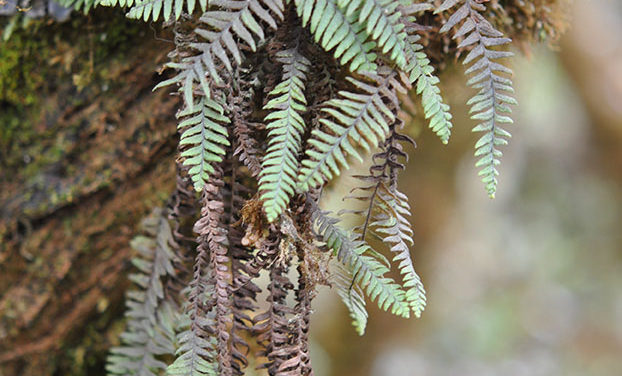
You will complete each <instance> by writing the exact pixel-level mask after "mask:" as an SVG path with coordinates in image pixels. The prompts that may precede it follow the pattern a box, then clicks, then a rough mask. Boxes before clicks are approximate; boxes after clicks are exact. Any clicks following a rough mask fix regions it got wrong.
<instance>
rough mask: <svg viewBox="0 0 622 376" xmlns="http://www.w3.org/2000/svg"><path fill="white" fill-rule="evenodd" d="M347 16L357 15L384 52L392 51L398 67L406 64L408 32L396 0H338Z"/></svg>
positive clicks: (392, 57)
mask: <svg viewBox="0 0 622 376" xmlns="http://www.w3.org/2000/svg"><path fill="white" fill-rule="evenodd" d="M337 4H338V5H339V7H340V8H341V9H343V10H345V11H346V16H347V17H351V16H353V15H356V16H357V17H358V22H359V23H360V24H362V25H365V30H366V32H367V34H368V35H369V36H370V37H371V38H372V39H373V40H375V41H376V42H377V43H378V47H380V48H382V53H383V54H387V53H389V52H390V57H391V60H393V61H394V62H395V64H397V66H398V67H400V68H403V67H404V66H405V65H406V56H405V51H406V46H407V40H406V33H405V32H404V24H403V23H402V22H401V20H400V18H401V17H402V13H401V12H400V11H399V9H398V7H399V5H400V2H399V1H395V0H337Z"/></svg>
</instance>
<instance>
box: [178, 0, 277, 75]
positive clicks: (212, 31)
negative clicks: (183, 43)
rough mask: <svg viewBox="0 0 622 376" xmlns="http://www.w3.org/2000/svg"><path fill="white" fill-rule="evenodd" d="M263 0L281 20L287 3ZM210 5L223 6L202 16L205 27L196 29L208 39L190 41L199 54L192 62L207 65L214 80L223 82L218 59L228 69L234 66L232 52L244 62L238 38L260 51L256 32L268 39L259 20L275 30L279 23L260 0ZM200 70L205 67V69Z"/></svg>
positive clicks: (217, 0)
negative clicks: (236, 39)
mask: <svg viewBox="0 0 622 376" xmlns="http://www.w3.org/2000/svg"><path fill="white" fill-rule="evenodd" d="M263 2H264V4H265V5H266V6H267V7H268V8H269V9H270V10H271V11H272V12H273V13H275V14H276V15H277V17H278V18H279V19H282V18H283V13H282V12H283V9H284V5H283V3H282V1H281V0H263ZM210 6H215V7H219V8H221V10H210V11H207V12H205V13H204V14H203V15H202V16H201V18H200V19H199V21H200V23H201V26H199V27H198V28H197V29H195V30H194V32H195V33H196V34H197V35H199V36H201V37H202V38H203V39H205V40H206V41H207V42H196V43H191V44H190V46H191V47H193V48H195V49H196V50H197V51H198V52H199V55H198V56H195V57H192V58H190V59H189V61H192V62H193V64H195V65H197V64H198V65H203V66H204V67H205V68H206V70H207V72H208V73H209V75H210V76H211V77H212V79H214V80H215V81H217V82H219V81H220V75H219V74H218V68H217V65H218V64H217V63H216V61H215V58H218V60H220V61H221V62H222V63H223V64H224V65H225V67H226V68H227V70H228V71H231V70H232V69H233V62H232V61H231V59H230V57H229V55H231V56H233V60H234V61H235V63H237V64H238V65H239V64H241V63H242V52H241V50H240V43H238V42H236V41H235V39H234V38H235V37H237V38H239V40H240V41H243V42H244V43H245V44H246V45H247V46H248V47H249V48H250V49H251V51H256V50H257V44H256V42H255V37H253V34H254V35H255V36H257V37H258V38H259V39H260V40H263V39H264V38H265V35H264V31H263V27H262V26H261V25H260V23H259V20H262V21H263V22H265V23H267V24H268V25H270V26H271V27H272V28H273V29H276V28H277V23H276V20H275V19H274V17H273V16H272V15H271V14H270V12H268V10H266V9H265V8H264V7H263V6H262V5H261V2H260V1H259V0H248V1H246V0H212V1H210ZM196 69H197V70H198V69H200V70H201V71H202V70H203V68H196Z"/></svg>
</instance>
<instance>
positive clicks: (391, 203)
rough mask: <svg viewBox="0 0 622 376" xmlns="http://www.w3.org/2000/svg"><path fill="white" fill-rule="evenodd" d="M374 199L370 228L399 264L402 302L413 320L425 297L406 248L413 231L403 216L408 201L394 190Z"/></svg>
mask: <svg viewBox="0 0 622 376" xmlns="http://www.w3.org/2000/svg"><path fill="white" fill-rule="evenodd" d="M378 198H379V200H380V201H381V203H380V205H379V206H380V207H381V208H382V209H381V213H380V214H379V215H377V216H376V218H375V221H374V222H373V223H372V225H373V226H374V227H375V232H376V233H377V234H383V235H382V236H381V237H382V241H383V242H385V243H388V244H390V247H391V248H390V249H391V252H393V253H394V254H395V257H394V258H393V261H397V262H399V264H398V269H399V271H400V274H401V275H402V287H403V288H404V291H405V296H404V299H405V300H406V302H408V305H409V306H410V309H411V310H412V311H413V313H414V314H415V316H417V317H419V316H421V313H422V312H423V310H424V309H425V305H426V297H425V290H424V288H423V283H421V279H420V278H419V275H417V272H415V268H414V265H413V261H412V258H411V257H410V249H409V246H412V245H413V244H414V242H413V239H412V236H413V230H412V228H411V226H410V222H409V221H408V219H407V216H410V206H409V205H408V197H406V195H405V194H403V193H402V192H400V191H398V190H397V188H396V187H387V190H386V191H385V190H384V189H382V190H381V191H380V192H379V194H378Z"/></svg>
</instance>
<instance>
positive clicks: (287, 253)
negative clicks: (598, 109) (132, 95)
mask: <svg viewBox="0 0 622 376" xmlns="http://www.w3.org/2000/svg"><path fill="white" fill-rule="evenodd" d="M104 1H105V3H104ZM458 3H460V4H459V5H460V6H459V7H458V8H457V10H456V11H455V13H454V14H453V15H451V16H449V18H448V20H447V22H446V24H445V25H444V26H443V27H442V29H441V31H446V30H449V29H452V28H457V31H456V32H455V38H456V39H458V40H459V43H458V48H459V49H465V50H468V51H469V52H468V54H467V56H466V58H465V64H471V66H470V67H469V68H468V69H467V74H470V75H473V78H471V80H470V81H469V85H470V86H472V87H474V88H476V89H478V90H479V92H478V94H477V95H476V96H475V97H474V98H473V99H472V100H470V101H469V104H470V105H471V106H472V108H471V112H473V113H474V115H473V118H474V119H477V120H479V121H481V123H480V124H479V125H477V126H476V128H475V130H476V131H482V132H484V133H485V134H484V136H483V137H482V138H481V139H480V140H479V141H478V142H477V145H476V155H477V156H478V157H480V159H479V160H478V162H477V165H478V166H481V167H482V171H481V172H480V175H482V177H483V181H484V182H485V183H486V187H487V190H488V192H489V194H490V195H491V196H492V195H494V192H495V188H496V176H497V174H498V173H497V170H496V167H495V166H496V165H497V164H498V163H499V162H498V157H499V156H500V155H501V153H500V151H498V149H497V146H499V145H501V144H504V143H505V142H506V139H507V137H509V134H508V133H507V132H506V131H504V130H503V129H502V128H501V127H500V124H502V123H507V122H509V121H510V119H509V118H508V117H506V116H504V115H502V113H507V112H509V108H508V106H507V105H509V104H514V103H515V102H514V100H513V99H512V98H511V97H510V96H509V95H508V94H507V93H508V92H511V91H512V87H511V81H510V80H509V79H508V78H506V77H503V76H502V75H501V74H506V73H509V70H508V69H507V68H505V67H504V66H502V65H500V64H499V63H497V62H496V61H495V60H496V59H499V58H503V57H507V56H509V53H508V52H504V51H500V50H498V48H497V46H501V45H504V44H506V43H508V42H509V39H507V38H503V37H502V35H501V33H500V32H498V31H497V30H496V29H495V28H494V27H493V25H492V24H491V23H490V22H488V21H487V20H486V19H485V18H484V16H483V14H485V11H486V8H485V5H484V4H483V3H484V1H475V0H447V1H445V2H444V3H443V4H442V5H441V6H440V7H439V8H437V9H436V13H438V12H443V11H447V10H449V9H451V8H453V7H454V6H456V5H458ZM80 4H82V3H80ZM89 4H90V3H89ZM101 4H104V5H109V6H115V5H116V6H121V7H125V8H126V9H128V13H127V16H128V17H130V18H137V19H142V20H144V21H157V20H158V19H163V20H164V21H165V25H167V26H172V27H173V29H174V34H175V49H174V51H172V52H171V53H170V55H169V56H170V61H169V63H167V65H166V66H167V67H168V68H170V69H171V70H172V71H174V73H173V74H172V76H171V77H170V78H168V79H166V80H164V81H162V82H161V83H160V84H159V85H158V86H157V88H161V87H170V86H175V87H176V88H177V91H176V93H177V94H178V95H179V97H180V100H179V111H178V113H177V118H178V119H179V123H178V126H177V127H178V130H179V133H180V143H179V160H178V162H179V164H178V188H177V191H176V193H175V194H174V196H173V197H174V198H175V199H174V200H171V205H170V208H169V209H168V212H169V217H170V219H171V221H173V222H174V227H173V228H174V231H171V230H170V227H167V226H168V222H167V220H166V219H163V217H161V216H160V217H158V218H159V219H157V221H158V222H157V223H159V224H160V225H159V226H160V227H159V230H157V231H155V230H150V229H151V228H152V227H153V226H151V227H149V229H148V230H147V232H148V234H149V235H150V236H151V237H152V239H149V238H140V240H137V241H136V247H137V248H138V249H139V250H140V251H141V254H142V255H143V258H142V259H141V260H139V261H137V262H136V265H137V267H138V268H139V269H140V271H141V274H140V275H138V276H137V277H136V278H134V280H135V281H136V283H137V285H138V287H139V291H138V292H131V293H129V295H128V324H127V325H128V329H127V331H126V333H125V334H124V335H123V339H122V342H123V344H122V346H121V347H117V348H115V349H113V350H112V351H111V355H110V357H109V361H108V370H109V373H110V374H115V375H116V374H131V375H149V374H158V372H161V371H162V370H165V369H166V372H167V374H169V375H179V376H181V375H191V376H195V375H216V374H219V375H242V374H244V373H245V368H246V367H248V365H249V361H248V357H249V355H250V354H249V353H250V352H251V349H252V348H258V349H259V350H258V352H257V353H256V354H255V356H256V357H257V358H258V360H257V361H255V362H254V363H255V364H259V365H260V367H263V368H266V369H267V370H268V373H269V374H270V375H308V374H311V373H312V367H311V357H310V355H309V344H308V333H309V322H310V321H309V318H310V314H311V300H312V298H313V297H314V295H315V288H316V286H317V285H318V284H329V285H332V286H334V287H335V288H336V290H337V292H338V294H339V296H340V297H341V298H342V299H343V301H344V303H345V305H346V306H347V308H348V309H349V310H350V315H351V317H352V320H353V324H354V326H355V328H356V330H357V332H358V333H360V334H362V333H363V332H364V330H365V325H366V323H367V319H368V315H367V311H366V308H365V305H366V302H365V300H366V297H367V298H368V299H369V300H370V301H372V302H376V304H378V306H379V307H380V308H382V309H383V310H386V311H390V312H391V313H393V314H395V315H398V316H401V317H409V316H410V315H411V314H412V315H414V316H419V315H420V314H421V313H422V311H423V310H424V308H425V304H426V298H425V290H424V288H423V285H422V282H421V279H420V278H419V276H418V275H417V273H416V271H415V267H414V263H413V260H412V258H411V254H410V248H411V246H412V245H413V229H412V227H411V226H410V223H409V220H408V217H409V216H410V206H409V204H408V199H407V197H406V196H405V194H404V193H402V192H401V191H400V190H399V189H398V173H399V172H400V171H401V170H402V169H404V168H405V162H406V159H407V154H406V152H405V151H404V147H405V146H406V145H409V144H414V142H412V140H411V139H410V138H409V137H408V136H406V135H404V134H402V133H401V132H402V129H403V128H404V122H403V120H402V119H400V118H399V117H398V112H399V110H400V96H403V95H406V94H407V92H408V90H410V89H413V90H414V91H415V93H416V94H417V95H419V96H420V98H421V104H422V109H423V111H422V114H423V117H424V118H425V119H427V121H428V122H429V127H430V128H431V129H432V131H433V132H434V133H436V134H437V135H438V136H439V137H440V139H441V141H442V142H443V143H447V142H448V141H449V138H450V135H451V130H452V123H451V119H452V116H451V114H450V112H449V106H448V105H447V104H446V103H445V101H444V100H443V98H442V96H441V91H440V88H439V79H438V78H437V77H436V76H435V75H434V69H433V68H432V65H431V62H430V58H428V56H427V55H426V48H425V47H424V45H425V44H424V43H422V38H421V35H420V34H421V33H423V32H426V33H429V32H430V30H432V29H433V27H434V26H437V29H438V25H426V26H423V25H420V24H419V23H418V19H425V20H428V21H429V20H433V19H436V20H438V19H439V18H440V16H438V15H436V16H435V15H434V14H436V13H433V12H432V10H434V9H433V6H432V5H430V4H429V3H427V2H425V3H417V2H414V1H409V0H355V1H345V0H294V1H282V0H248V1H246V0H245V1H242V0H212V1H210V2H208V1H204V0H199V1H198V2H197V1H195V0H103V1H102V3H101ZM434 17H436V18H434ZM500 73H501V74H500ZM363 152H373V153H374V154H373V157H372V163H371V166H370V167H369V173H368V174H366V175H362V176H357V178H358V180H359V181H360V182H361V185H360V187H358V188H356V189H354V190H353V191H352V194H351V195H350V196H349V197H350V198H352V199H355V200H357V201H361V202H363V204H364V207H363V208H362V209H356V210H350V211H348V213H349V214H354V215H355V216H356V217H357V218H359V219H360V222H361V224H360V225H358V226H356V227H354V228H352V229H349V230H348V229H344V228H342V227H341V226H340V225H339V224H338V222H339V220H338V219H336V218H334V217H331V216H329V213H328V212H325V211H323V210H321V209H320V208H319V201H320V197H321V195H322V191H323V190H324V188H325V187H326V185H327V184H328V183H329V182H331V181H332V180H333V179H334V178H335V177H336V176H338V175H340V174H341V173H342V172H343V171H344V170H345V169H348V167H349V163H350V160H351V159H352V158H355V159H358V160H361V161H363V157H362V154H363ZM193 191H194V192H193ZM199 196H200V197H199ZM182 198H183V199H182ZM192 207H198V210H195V211H193V210H187V209H188V208H192ZM182 209H183V210H182ZM341 214H342V213H341ZM152 221H153V220H152ZM187 222H194V223H195V224H194V233H195V236H194V239H195V241H194V242H193V241H189V240H188V239H192V238H193V237H192V236H191V235H190V234H185V235H184V228H188V226H187V225H185V226H184V225H183V224H184V223H186V224H187ZM372 238H379V239H381V240H382V242H380V246H378V247H376V249H374V247H372V244H375V243H373V242H371V241H370V240H371V239H372ZM392 268H394V269H395V271H396V272H397V273H396V274H394V275H395V276H396V277H395V279H394V277H391V276H390V272H391V269H392ZM264 270H265V271H266V272H267V274H268V276H269V278H270V282H269V284H268V286H266V287H265V289H266V291H267V293H268V298H267V303H268V306H269V308H268V309H267V311H265V312H261V313H257V312H256V311H257V309H258V308H257V305H256V303H257V302H256V300H257V297H258V294H259V292H261V291H262V290H261V287H260V286H258V285H257V284H256V283H255V282H256V278H257V277H258V276H259V275H260V273H261V271H264ZM290 270H295V271H296V273H297V277H298V278H297V279H296V280H290V276H291V273H289V272H290ZM397 276H399V278H398V277H397ZM175 292H176V293H175ZM288 296H289V297H290V299H293V300H294V301H295V304H293V305H290V304H288ZM173 322H174V323H175V325H173ZM174 333H176V337H173V334H174ZM175 338H176V339H175ZM252 338H254V339H255V341H254V342H255V343H254V344H253V343H249V340H250V339H252ZM165 359H168V360H170V359H173V360H172V362H170V364H166V363H164V360H165Z"/></svg>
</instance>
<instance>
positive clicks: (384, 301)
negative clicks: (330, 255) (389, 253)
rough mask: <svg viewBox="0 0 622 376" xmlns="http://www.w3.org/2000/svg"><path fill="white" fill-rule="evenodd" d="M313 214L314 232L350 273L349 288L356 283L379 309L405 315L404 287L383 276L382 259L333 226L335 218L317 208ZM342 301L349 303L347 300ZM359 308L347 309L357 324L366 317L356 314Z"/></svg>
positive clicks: (335, 221)
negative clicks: (350, 281) (351, 277)
mask: <svg viewBox="0 0 622 376" xmlns="http://www.w3.org/2000/svg"><path fill="white" fill-rule="evenodd" d="M313 217H314V218H313V220H314V223H315V226H316V229H317V233H318V234H320V236H322V238H323V240H324V242H325V243H326V245H327V246H328V247H329V248H331V249H332V250H333V252H334V253H335V255H336V256H337V260H339V261H340V262H341V263H342V264H343V265H344V266H345V267H346V268H347V270H348V271H349V272H350V273H351V274H352V275H353V276H354V277H353V282H354V283H352V284H351V287H350V288H354V285H355V284H358V285H359V286H360V287H361V289H363V290H364V291H365V293H366V295H367V296H368V297H369V298H370V300H371V301H374V300H376V299H377V304H378V307H380V308H381V309H383V310H385V311H386V310H389V309H390V310H391V313H393V314H394V315H397V316H402V317H406V318H407V317H409V316H410V308H409V306H408V303H406V301H405V296H404V291H402V289H401V288H400V286H399V285H398V284H396V283H395V282H394V281H393V279H392V278H390V277H386V276H385V275H386V273H388V272H389V268H388V267H387V265H386V264H387V262H386V259H384V258H383V257H382V256H381V255H380V254H379V253H377V252H375V251H374V250H373V249H372V248H371V247H370V246H369V245H368V244H367V243H365V242H362V241H355V240H353V239H352V236H351V235H350V234H348V233H346V232H345V231H344V230H342V229H341V228H340V227H338V226H337V220H336V219H334V218H330V217H328V216H327V215H326V214H325V213H322V212H320V211H319V210H316V211H315V212H314V214H313ZM346 305H347V306H348V305H350V302H348V303H346ZM358 308H360V306H358ZM359 311H360V310H359V309H356V310H354V311H351V314H352V315H353V317H355V323H359V324H358V325H360V322H363V320H366V318H363V317H361V316H360V312H359Z"/></svg>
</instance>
